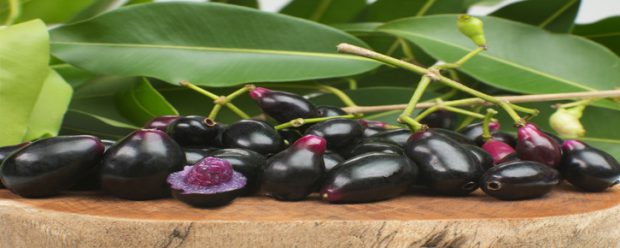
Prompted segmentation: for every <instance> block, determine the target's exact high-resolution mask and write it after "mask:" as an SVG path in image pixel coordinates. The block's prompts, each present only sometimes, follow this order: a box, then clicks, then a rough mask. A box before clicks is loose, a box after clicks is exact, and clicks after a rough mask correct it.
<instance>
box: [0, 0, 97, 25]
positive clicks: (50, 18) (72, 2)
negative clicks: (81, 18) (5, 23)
mask: <svg viewBox="0 0 620 248" xmlns="http://www.w3.org/2000/svg"><path fill="white" fill-rule="evenodd" d="M94 1H95V0H20V4H21V10H22V11H21V14H20V16H19V18H18V19H17V22H24V21H29V20H33V19H41V20H43V21H44V22H45V23H48V24H50V23H61V22H64V21H66V20H69V19H70V18H72V17H73V16H74V15H75V14H77V13H78V12H79V11H80V10H82V9H84V8H85V7H87V6H88V5H90V4H91V3H93V2H94ZM1 2H2V3H3V5H0V20H4V19H5V18H6V16H7V14H8V13H9V11H8V6H7V5H6V4H5V3H6V1H1Z"/></svg>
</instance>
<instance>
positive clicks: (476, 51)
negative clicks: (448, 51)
mask: <svg viewBox="0 0 620 248" xmlns="http://www.w3.org/2000/svg"><path fill="white" fill-rule="evenodd" d="M484 50H486V49H485V47H478V48H476V49H474V50H472V51H471V52H469V53H468V54H466V55H465V56H463V57H462V58H461V59H459V60H458V61H456V62H454V63H447V64H443V65H439V66H437V67H436V68H437V69H440V70H443V69H456V68H459V67H461V66H462V65H463V64H465V62H467V61H468V60H470V59H471V58H473V57H474V56H476V55H478V54H479V53H481V52H483V51H484Z"/></svg>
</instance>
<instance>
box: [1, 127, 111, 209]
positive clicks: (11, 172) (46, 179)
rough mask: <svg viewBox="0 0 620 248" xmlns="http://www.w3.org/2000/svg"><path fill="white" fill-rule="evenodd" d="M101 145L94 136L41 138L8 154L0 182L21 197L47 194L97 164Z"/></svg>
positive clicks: (71, 184) (73, 183) (60, 187)
mask: <svg viewBox="0 0 620 248" xmlns="http://www.w3.org/2000/svg"><path fill="white" fill-rule="evenodd" d="M104 149H105V148H104V146H103V144H102V143H101V141H100V140H99V139H98V138H96V137H93V136H87V135H81V136H59V137H54V138H49V139H42V140H38V141H36V142H33V143H32V144H29V145H27V146H25V147H22V148H20V149H19V150H17V151H15V152H13V153H11V155H9V156H8V157H7V158H6V159H5V160H4V162H3V163H2V168H1V169H0V178H1V179H2V182H3V184H4V185H5V186H6V187H7V188H8V189H10V190H11V191H12V192H13V193H15V194H18V195H21V196H23V197H47V196H53V195H56V194H59V193H60V192H62V191H64V190H67V189H69V188H70V187H72V186H73V185H75V184H76V183H77V182H78V181H79V180H80V179H82V178H83V177H84V176H86V175H87V174H88V172H89V171H91V169H93V168H95V167H97V165H98V164H99V162H100V160H101V158H102V157H103V152H104Z"/></svg>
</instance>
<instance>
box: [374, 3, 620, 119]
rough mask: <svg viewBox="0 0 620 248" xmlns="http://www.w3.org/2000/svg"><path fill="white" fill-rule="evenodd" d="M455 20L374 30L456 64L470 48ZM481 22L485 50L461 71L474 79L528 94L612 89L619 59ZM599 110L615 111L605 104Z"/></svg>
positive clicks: (553, 37) (524, 28)
mask: <svg viewBox="0 0 620 248" xmlns="http://www.w3.org/2000/svg"><path fill="white" fill-rule="evenodd" d="M456 18H457V16H456V15H439V16H429V17H420V18H408V19H402V20H398V21H394V22H391V23H388V24H385V25H384V26H382V27H380V28H379V30H381V31H383V32H387V33H390V34H394V35H397V36H401V37H404V38H406V39H408V40H410V41H412V42H414V43H416V44H417V45H419V46H420V47H422V48H423V49H424V50H425V51H426V52H428V53H429V54H431V55H432V56H433V57H435V58H437V59H440V60H443V61H456V60H458V59H459V58H460V57H462V56H463V55H465V54H466V53H468V52H469V51H471V50H473V49H474V48H475V45H474V44H473V42H471V41H470V40H469V39H468V38H467V37H465V36H463V35H462V34H460V33H459V32H458V31H457V29H456V27H455V24H454V23H455V20H456ZM482 20H483V21H484V23H485V33H486V36H487V40H488V43H489V50H488V51H487V52H484V53H482V54H480V55H478V56H476V57H474V58H472V59H471V60H470V61H468V62H467V63H465V64H464V65H463V66H462V67H461V70H462V71H464V72H465V73H467V74H469V75H471V76H473V77H474V78H475V79H478V80H480V81H482V82H484V83H487V84H490V85H493V86H495V87H498V88H501V89H505V90H510V91H516V92H521V93H529V94H536V93H558V92H575V91H592V90H608V89H614V88H616V87H617V86H618V78H620V69H619V68H620V58H618V57H617V56H615V55H614V54H613V53H612V52H610V51H609V50H608V49H606V48H605V47H603V46H601V45H598V44H596V43H594V42H591V41H588V40H586V39H583V38H579V37H577V36H572V35H566V34H552V33H549V32H546V31H543V30H540V29H538V28H536V27H533V26H530V25H525V24H521V23H517V22H513V21H508V20H504V19H500V18H496V17H482ZM599 104H601V105H605V106H607V107H611V108H616V107H617V104H615V103H613V102H611V101H605V102H601V103H599Z"/></svg>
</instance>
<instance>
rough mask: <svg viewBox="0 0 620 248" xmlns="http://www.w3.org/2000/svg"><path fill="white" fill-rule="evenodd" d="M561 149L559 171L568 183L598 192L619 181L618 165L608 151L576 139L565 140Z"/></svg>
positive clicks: (619, 171)
mask: <svg viewBox="0 0 620 248" xmlns="http://www.w3.org/2000/svg"><path fill="white" fill-rule="evenodd" d="M562 150H563V155H562V162H561V163H560V171H561V172H562V176H563V177H564V179H566V181H568V182H569V183H570V184H572V185H574V186H576V187H578V188H580V189H583V190H586V191H592V192H600V191H605V190H607V189H609V188H610V187H613V186H615V185H617V184H619V183H620V165H619V164H618V161H617V160H616V159H615V158H614V157H612V156H611V155H609V154H608V153H606V152H604V151H601V150H599V149H596V148H594V147H591V146H587V145H586V144H584V143H582V142H579V141H576V140H567V141H565V142H564V144H563V145H562Z"/></svg>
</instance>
